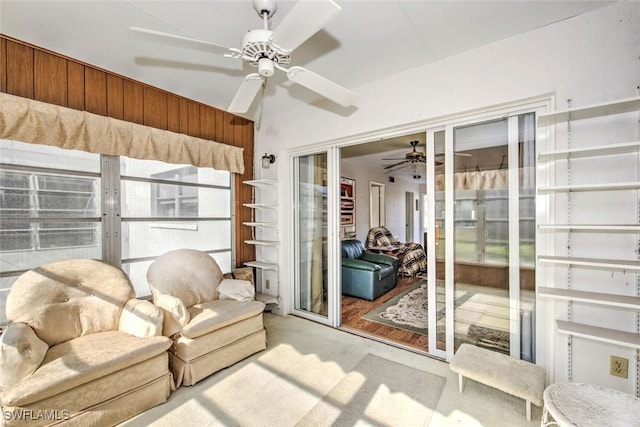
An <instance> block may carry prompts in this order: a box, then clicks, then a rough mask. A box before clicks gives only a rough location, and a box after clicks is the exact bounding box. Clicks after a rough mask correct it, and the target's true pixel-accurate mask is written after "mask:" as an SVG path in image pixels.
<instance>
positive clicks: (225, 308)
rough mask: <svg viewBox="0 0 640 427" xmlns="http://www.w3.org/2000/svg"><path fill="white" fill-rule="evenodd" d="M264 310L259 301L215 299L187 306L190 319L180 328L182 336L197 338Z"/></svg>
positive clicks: (262, 304)
mask: <svg viewBox="0 0 640 427" xmlns="http://www.w3.org/2000/svg"><path fill="white" fill-rule="evenodd" d="M263 311H264V303H262V302H260V301H248V302H245V301H236V300H216V301H209V302H206V303H202V304H196V305H194V306H193V307H190V308H189V313H191V321H190V322H189V323H187V325H186V326H184V327H183V328H182V336H185V337H187V338H192V339H193V338H197V337H199V336H202V335H204V334H208V333H209V332H212V331H215V330H216V329H220V328H224V327H225V326H228V325H231V324H233V323H236V322H240V321H241V320H244V319H247V318H249V317H252V316H255V315H256V314H259V313H262V312H263Z"/></svg>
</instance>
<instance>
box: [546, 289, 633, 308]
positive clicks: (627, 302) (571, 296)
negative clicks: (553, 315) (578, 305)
mask: <svg viewBox="0 0 640 427" xmlns="http://www.w3.org/2000/svg"><path fill="white" fill-rule="evenodd" d="M538 295H539V296H543V297H548V298H554V299H561V300H567V301H580V302H588V303H593V304H601V305H608V306H614V307H625V308H633V309H640V297H635V296H629V295H616V294H608V293H604V292H587V291H577V290H574V289H560V288H549V287H545V286H540V287H538Z"/></svg>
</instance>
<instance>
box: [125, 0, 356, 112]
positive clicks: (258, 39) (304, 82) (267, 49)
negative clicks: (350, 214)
mask: <svg viewBox="0 0 640 427" xmlns="http://www.w3.org/2000/svg"><path fill="white" fill-rule="evenodd" d="M253 8H254V9H255V10H256V12H258V15H259V16H260V18H261V19H262V21H263V28H262V29H256V30H251V31H249V32H247V33H246V34H245V35H244V37H243V38H242V47H241V48H240V49H238V48H234V47H227V46H222V45H219V44H215V43H210V42H206V41H203V40H196V39H192V38H188V37H182V36H178V35H174V34H168V33H162V32H159V31H155V30H150V29H146V28H140V27H129V34H130V36H131V37H132V38H136V39H138V40H145V41H151V42H160V43H164V44H166V45H171V46H176V47H184V48H190V49H196V50H202V51H205V52H210V53H215V54H223V55H224V56H225V57H229V58H237V59H242V60H243V61H245V62H246V63H248V64H249V65H252V66H254V67H257V69H258V72H257V73H251V74H249V75H247V76H246V77H245V78H244V81H243V82H242V83H241V85H240V88H239V89H238V91H237V92H236V94H235V96H234V97H233V100H232V101H231V104H229V107H228V111H229V112H232V113H245V112H247V110H249V108H250V107H251V104H252V103H253V101H254V99H255V98H256V95H257V94H258V91H259V90H260V88H262V87H264V85H265V83H266V79H267V78H268V77H271V76H272V75H273V74H274V73H275V70H280V71H283V72H285V73H286V74H287V78H288V79H289V80H291V81H292V82H294V83H297V84H299V85H301V86H304V87H306V88H307V89H310V90H312V91H313V92H316V93H318V94H320V95H322V96H324V97H325V98H328V99H330V100H331V101H333V102H335V103H337V104H339V105H341V106H343V107H348V106H350V105H353V103H354V102H355V100H356V94H355V93H354V92H352V91H350V90H348V89H346V88H344V87H342V86H340V85H338V84H337V83H334V82H332V81H331V80H328V79H327V78H325V77H322V76H320V75H319V74H316V73H314V72H313V71H310V70H308V69H306V68H303V67H299V66H293V67H290V68H286V67H287V66H288V65H289V63H290V62H291V52H292V51H293V50H294V49H295V48H297V47H298V46H300V45H301V44H302V43H303V42H304V41H306V40H307V39H308V38H310V37H311V36H312V35H314V34H315V33H317V32H318V31H319V30H321V29H322V28H323V27H324V26H325V25H327V23H328V22H329V21H330V20H331V19H333V18H334V17H335V16H336V15H337V14H338V13H339V12H340V11H341V10H342V9H341V8H340V6H338V5H337V4H336V3H335V2H333V0H299V1H298V3H296V5H295V6H294V7H293V9H291V12H289V14H288V15H287V16H285V17H284V18H283V20H282V22H280V24H279V25H278V27H277V28H276V29H275V30H271V17H272V16H273V15H274V14H275V13H276V10H277V9H278V5H277V3H276V0H253Z"/></svg>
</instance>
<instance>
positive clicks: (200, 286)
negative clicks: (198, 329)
mask: <svg viewBox="0 0 640 427" xmlns="http://www.w3.org/2000/svg"><path fill="white" fill-rule="evenodd" d="M221 280H222V271H221V270H220V267H219V266H218V264H217V263H216V261H215V260H214V259H213V258H211V257H210V256H209V255H208V254H207V253H205V252H202V251H198V250H195V249H177V250H174V251H169V252H167V253H165V254H164V255H162V256H160V257H158V258H157V259H156V260H155V261H154V262H153V263H152V264H151V266H149V270H148V271H147V281H148V282H149V286H150V288H151V291H152V292H154V293H156V292H161V293H164V294H169V295H172V296H174V297H177V298H179V299H180V300H182V302H183V303H184V305H185V306H186V307H191V306H193V305H195V304H200V303H203V302H207V301H212V300H215V299H217V298H218V285H219V284H220V281H221Z"/></svg>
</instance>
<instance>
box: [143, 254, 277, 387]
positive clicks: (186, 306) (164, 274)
mask: <svg viewBox="0 0 640 427" xmlns="http://www.w3.org/2000/svg"><path fill="white" fill-rule="evenodd" d="M147 281H148V282H149V286H150V288H151V292H152V294H153V302H154V304H156V305H157V306H158V307H160V308H162V309H163V311H164V320H165V323H164V332H163V334H164V335H166V336H168V337H171V338H172V339H173V342H174V343H173V346H172V347H171V349H170V350H169V360H170V366H171V370H172V372H173V374H174V379H175V381H176V386H180V385H193V384H195V383H196V382H198V381H200V380H201V379H203V378H205V377H207V376H209V375H211V374H212V373H214V372H216V371H219V370H220V369H223V368H226V367H228V366H231V365H232V364H234V363H236V362H238V361H240V360H242V359H244V358H246V357H248V356H250V355H252V354H254V353H256V352H258V351H261V350H264V349H265V348H266V332H265V329H264V324H263V312H264V307H265V306H264V303H262V302H260V301H254V300H253V295H254V289H253V286H252V285H251V284H250V283H249V282H247V281H244V280H234V279H224V278H223V275H222V271H221V270H220V267H219V266H218V264H217V263H216V261H215V260H214V259H213V258H211V257H210V256H209V255H208V254H206V253H204V252H201V251H198V250H193V249H178V250H174V251H170V252H167V253H166V254H164V255H162V256H160V257H159V258H157V259H156V260H155V261H154V262H153V263H152V264H151V266H150V267H149V270H148V271H147Z"/></svg>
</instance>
